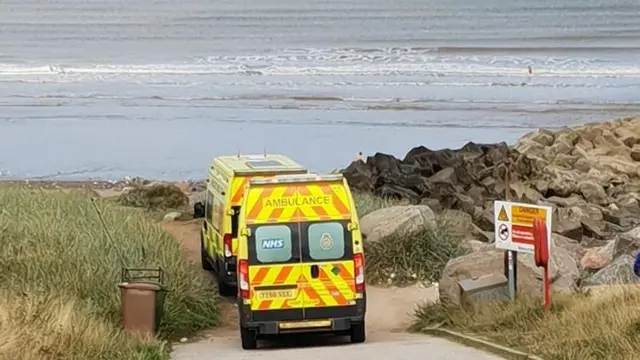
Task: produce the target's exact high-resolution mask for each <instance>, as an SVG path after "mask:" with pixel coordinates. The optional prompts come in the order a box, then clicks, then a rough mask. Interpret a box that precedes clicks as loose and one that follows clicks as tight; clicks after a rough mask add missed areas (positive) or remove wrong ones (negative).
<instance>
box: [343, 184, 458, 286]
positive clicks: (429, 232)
mask: <svg viewBox="0 0 640 360" xmlns="http://www.w3.org/2000/svg"><path fill="white" fill-rule="evenodd" d="M354 200H355V203H356V207H357V210H358V215H359V216H360V217H363V216H364V215H366V214H369V213H371V212H373V211H375V210H378V209H381V208H385V207H389V206H394V205H398V204H401V202H400V201H398V200H395V199H383V198H380V197H376V196H373V195H370V194H366V193H355V194H354ZM448 226H449V222H448V221H447V219H444V218H438V220H437V221H436V226H435V227H432V228H427V227H425V228H424V230H422V231H419V232H417V233H414V234H407V235H399V234H398V235H394V236H390V237H387V238H384V239H381V240H379V241H377V242H371V243H367V244H366V245H365V248H364V251H365V259H366V261H365V273H366V275H367V281H368V282H370V283H372V284H384V285H407V284H411V283H415V282H416V281H428V282H433V281H438V280H439V279H440V275H441V273H442V270H443V269H444V266H445V265H446V264H447V262H448V261H449V260H450V259H452V258H455V257H458V256H462V255H464V254H466V253H467V251H468V250H467V249H466V248H465V247H464V246H463V243H462V239H461V238H459V237H457V236H455V235H453V233H452V232H450V231H448V230H447V228H448Z"/></svg>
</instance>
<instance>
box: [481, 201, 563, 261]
mask: <svg viewBox="0 0 640 360" xmlns="http://www.w3.org/2000/svg"><path fill="white" fill-rule="evenodd" d="M493 213H494V217H495V218H494V222H495V233H496V234H495V239H496V247H497V248H499V249H504V250H512V251H521V252H528V253H533V243H534V241H533V222H534V220H535V219H537V218H540V219H542V220H544V221H545V223H546V224H547V232H548V233H547V238H548V239H549V246H551V207H550V206H541V205H532V204H523V203H512V202H507V201H496V202H494V204H493Z"/></svg>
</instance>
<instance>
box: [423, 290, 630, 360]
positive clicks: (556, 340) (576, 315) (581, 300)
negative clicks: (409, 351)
mask: <svg viewBox="0 0 640 360" xmlns="http://www.w3.org/2000/svg"><path fill="white" fill-rule="evenodd" d="M599 290H600V291H598V292H597V293H596V292H594V293H593V294H554V296H553V298H552V301H553V306H552V309H551V311H550V312H548V313H547V312H545V311H544V310H542V308H541V305H540V301H539V300H537V299H520V300H518V301H517V302H515V303H502V302H500V303H488V304H484V305H476V306H471V307H468V308H461V307H459V306H456V305H451V304H446V303H437V304H431V305H425V306H422V307H420V308H419V309H418V310H417V311H416V322H415V324H414V326H413V329H414V330H418V331H419V330H420V329H423V328H425V327H430V326H437V325H440V326H444V327H446V328H450V329H453V330H457V331H461V332H464V333H469V334H473V335H476V336H478V337H482V338H486V339H489V340H492V341H495V342H498V343H501V344H504V345H508V346H510V347H512V348H515V349H518V350H521V351H524V352H529V353H531V354H535V355H537V356H540V357H542V358H543V359H550V360H632V359H638V358H640V288H639V287H637V286H606V287H602V288H601V289H599Z"/></svg>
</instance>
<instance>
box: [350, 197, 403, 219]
mask: <svg viewBox="0 0 640 360" xmlns="http://www.w3.org/2000/svg"><path fill="white" fill-rule="evenodd" d="M352 195H353V200H354V202H355V203H356V210H358V216H360V217H363V216H365V215H367V214H369V213H371V212H374V211H376V210H379V209H382V208H386V207H389V206H394V205H401V204H407V203H406V202H402V201H400V200H397V199H392V198H382V197H379V196H375V195H373V194H371V193H365V192H355V191H354V192H353V194H352Z"/></svg>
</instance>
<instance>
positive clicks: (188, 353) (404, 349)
mask: <svg viewBox="0 0 640 360" xmlns="http://www.w3.org/2000/svg"><path fill="white" fill-rule="evenodd" d="M200 224H201V223H200V221H199V220H193V221H188V222H168V223H162V227H163V228H164V229H165V230H167V231H168V232H169V233H170V234H171V235H173V236H174V237H175V238H176V239H177V240H178V241H179V242H180V243H181V244H182V245H183V246H184V248H185V250H186V251H187V253H188V254H189V256H190V257H191V258H192V259H193V260H194V261H199V259H200V257H199V251H200V244H199V227H200ZM367 296H368V297H367V342H366V343H364V344H359V345H350V344H349V342H348V338H345V339H343V338H337V337H321V336H320V337H319V336H309V337H306V338H302V337H298V338H293V339H286V340H287V341H286V342H284V341H283V342H281V343H265V342H261V348H260V350H257V351H244V350H242V348H241V347H240V339H239V334H238V318H237V309H236V306H235V304H234V303H233V302H232V301H231V300H229V299H225V301H224V302H223V304H222V305H221V306H222V309H221V310H222V311H221V315H222V324H221V327H220V328H218V329H216V330H214V331H211V332H210V333H207V334H206V335H205V337H204V339H202V340H199V341H197V342H194V343H187V344H178V345H176V346H175V349H174V352H173V354H172V359H174V360H208V359H216V360H225V359H229V360H231V359H233V360H244V359H247V360H250V359H257V357H258V356H261V355H264V351H268V354H269V356H270V358H271V359H273V360H298V359H300V358H301V357H303V356H304V357H305V358H306V359H309V360H311V359H323V360H324V359H331V358H334V359H336V358H342V357H345V356H357V357H362V358H366V359H368V360H378V359H380V360H394V359H398V360H400V359H411V360H413V359H415V358H424V357H425V355H428V357H429V359H432V360H466V359H474V360H500V359H502V358H500V357H498V356H495V355H490V354H486V353H484V352H481V351H479V350H476V349H472V348H468V347H465V346H462V345H459V344H456V343H453V342H450V341H448V340H444V339H440V338H434V337H429V336H424V335H415V334H408V333H406V332H405V331H404V329H406V328H407V327H408V326H409V324H410V322H411V313H412V311H413V309H414V308H415V306H416V304H418V303H421V302H425V301H434V300H435V299H437V296H438V292H437V289H435V288H433V287H432V288H420V287H417V286H416V287H407V288H395V289H389V288H378V287H373V286H369V287H368V288H367Z"/></svg>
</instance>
